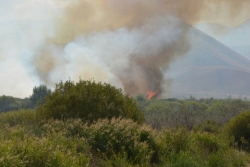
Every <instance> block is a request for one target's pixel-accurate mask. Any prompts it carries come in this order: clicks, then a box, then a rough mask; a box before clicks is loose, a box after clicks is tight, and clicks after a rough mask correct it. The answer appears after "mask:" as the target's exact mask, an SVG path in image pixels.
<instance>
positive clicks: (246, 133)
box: [225, 111, 250, 150]
mask: <svg viewBox="0 0 250 167" xmlns="http://www.w3.org/2000/svg"><path fill="white" fill-rule="evenodd" d="M225 131H226V132H227V133H228V134H230V135H233V136H234V138H235V140H236V142H238V146H239V147H243V148H244V147H245V148H244V149H248V150H249V148H248V147H249V144H250V111H247V112H243V113H241V114H239V115H238V116H236V117H234V118H233V119H232V120H230V122H229V123H228V124H227V125H226V126H225Z"/></svg>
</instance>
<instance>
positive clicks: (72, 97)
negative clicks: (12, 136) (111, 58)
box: [37, 80, 144, 123]
mask: <svg viewBox="0 0 250 167" xmlns="http://www.w3.org/2000/svg"><path fill="white" fill-rule="evenodd" d="M37 113H38V115H39V116H41V117H44V118H46V119H50V118H54V119H63V120H64V119H68V118H81V119H84V120H86V121H88V122H90V123H91V122H93V121H95V120H98V119H100V118H108V119H111V118H112V117H116V118H118V117H123V118H130V119H132V120H134V121H136V122H138V123H143V121H144V115H143V113H142V112H141V111H140V110H139V108H138V107H137V104H136V102H135V101H134V99H132V98H130V97H128V96H125V95H123V93H122V91H121V89H116V88H115V87H113V86H111V85H109V84H106V83H104V84H103V83H96V82H94V81H83V80H80V81H79V82H78V83H74V82H72V81H66V82H65V83H62V82H61V83H59V84H57V85H56V88H55V91H54V92H53V93H52V94H50V95H48V96H47V97H46V99H45V103H44V104H42V105H40V106H38V108H37Z"/></svg>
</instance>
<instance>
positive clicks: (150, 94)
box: [147, 90, 159, 100]
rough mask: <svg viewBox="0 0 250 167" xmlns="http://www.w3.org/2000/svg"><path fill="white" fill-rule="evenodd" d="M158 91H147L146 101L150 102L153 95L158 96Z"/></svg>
mask: <svg viewBox="0 0 250 167" xmlns="http://www.w3.org/2000/svg"><path fill="white" fill-rule="evenodd" d="M158 92H159V91H158V90H157V91H156V92H149V91H147V95H148V100H150V99H151V98H153V97H154V96H155V95H157V94H158Z"/></svg>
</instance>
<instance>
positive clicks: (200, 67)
mask: <svg viewBox="0 0 250 167" xmlns="http://www.w3.org/2000/svg"><path fill="white" fill-rule="evenodd" d="M189 39H190V43H191V45H192V48H191V50H190V51H189V52H188V53H187V54H185V55H184V56H183V57H180V58H178V59H176V60H175V62H173V63H172V64H171V65H170V68H169V71H168V72H167V73H166V77H170V78H171V79H172V87H171V91H172V93H173V94H181V93H184V94H205V95H207V96H214V97H215V96H216V97H218V96H220V95H235V96H236V95H237V96H238V95H246V96H250V91H249V90H250V60H248V59H246V58H245V57H243V56H241V55H240V54H238V53H236V52H235V51H233V50H231V49H230V48H228V47H227V46H225V45H223V44H222V43H220V42H218V41H216V40H215V39H214V38H212V37H210V36H208V35H206V34H205V33H203V32H201V31H199V30H197V29H195V28H191V29H190V35H189ZM248 91H249V93H248Z"/></svg>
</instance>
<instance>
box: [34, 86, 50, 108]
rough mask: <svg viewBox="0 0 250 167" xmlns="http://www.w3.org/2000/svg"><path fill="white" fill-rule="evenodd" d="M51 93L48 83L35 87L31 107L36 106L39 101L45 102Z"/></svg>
mask: <svg viewBox="0 0 250 167" xmlns="http://www.w3.org/2000/svg"><path fill="white" fill-rule="evenodd" d="M49 94H51V90H50V89H48V88H47V86H46V85H40V86H38V87H34V88H33V94H32V95H31V96H30V106H31V108H36V107H37V104H38V102H40V103H44V100H45V97H46V96H47V95H49Z"/></svg>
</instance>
